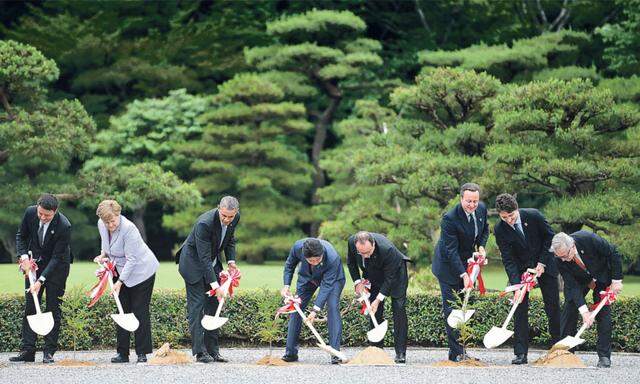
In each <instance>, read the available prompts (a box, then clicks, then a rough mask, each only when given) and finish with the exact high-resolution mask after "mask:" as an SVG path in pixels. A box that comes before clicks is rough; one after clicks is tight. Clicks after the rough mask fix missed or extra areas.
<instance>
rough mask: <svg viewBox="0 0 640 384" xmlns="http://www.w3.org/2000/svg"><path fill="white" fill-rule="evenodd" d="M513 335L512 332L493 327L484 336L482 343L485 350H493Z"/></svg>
mask: <svg viewBox="0 0 640 384" xmlns="http://www.w3.org/2000/svg"><path fill="white" fill-rule="evenodd" d="M512 335H513V331H510V330H508V329H506V328H499V327H493V328H491V329H490V330H489V332H487V334H486V335H484V339H483V340H482V342H483V343H484V346H485V347H487V348H495V347H498V346H500V345H502V344H503V343H504V342H505V341H507V340H509V338H510V337H511V336H512Z"/></svg>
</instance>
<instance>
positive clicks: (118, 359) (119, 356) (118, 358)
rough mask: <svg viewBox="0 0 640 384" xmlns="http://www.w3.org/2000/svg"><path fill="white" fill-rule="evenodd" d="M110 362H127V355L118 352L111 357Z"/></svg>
mask: <svg viewBox="0 0 640 384" xmlns="http://www.w3.org/2000/svg"><path fill="white" fill-rule="evenodd" d="M111 362H112V363H114V364H120V363H128V362H129V356H125V355H123V354H121V353H118V354H117V355H116V356H115V357H112V358H111Z"/></svg>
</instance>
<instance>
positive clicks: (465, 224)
mask: <svg viewBox="0 0 640 384" xmlns="http://www.w3.org/2000/svg"><path fill="white" fill-rule="evenodd" d="M458 216H459V217H460V220H461V221H462V229H463V230H464V233H465V234H467V235H471V238H472V239H474V240H475V235H476V234H475V229H474V228H473V223H472V222H469V218H468V217H467V213H466V212H465V211H464V209H462V205H460V204H458Z"/></svg>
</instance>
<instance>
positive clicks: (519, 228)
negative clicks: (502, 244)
mask: <svg viewBox="0 0 640 384" xmlns="http://www.w3.org/2000/svg"><path fill="white" fill-rule="evenodd" d="M513 227H514V228H515V229H516V232H518V235H520V237H522V240H525V237H524V231H523V230H522V227H521V226H520V224H518V223H514V224H513Z"/></svg>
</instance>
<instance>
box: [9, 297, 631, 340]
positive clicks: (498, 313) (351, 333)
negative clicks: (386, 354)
mask: <svg viewBox="0 0 640 384" xmlns="http://www.w3.org/2000/svg"><path fill="white" fill-rule="evenodd" d="M589 297H590V296H589ZM86 300H87V299H86V297H85V296H84V295H82V294H81V293H80V292H77V293H74V294H73V295H71V294H67V295H66V296H65V302H69V303H70V302H73V303H74V304H73V305H74V306H75V307H74V308H80V307H82V306H84V305H86ZM352 300H353V296H345V297H343V298H342V299H341V308H347V306H348V304H349V303H350V302H351V301H352ZM440 300H441V299H440V295H439V294H436V293H425V294H417V295H415V294H411V295H409V297H408V300H407V306H406V307H407V316H408V318H409V335H408V336H409V345H416V346H431V347H443V346H446V343H447V336H446V333H445V329H444V318H443V316H442V309H441V304H440ZM265 301H267V302H269V303H270V305H272V308H276V307H277V306H278V303H280V302H281V297H280V295H279V294H278V293H277V292H275V291H274V292H268V293H267V292H263V291H262V292H261V291H247V292H242V293H240V294H238V295H237V296H235V298H234V299H233V300H231V301H229V303H228V304H227V305H226V306H225V316H227V317H229V322H228V323H227V324H225V326H224V327H222V328H221V329H220V340H221V345H229V343H234V342H236V343H243V344H244V343H248V344H252V345H259V344H260V343H261V339H260V334H259V333H260V330H261V329H262V325H261V323H262V318H261V317H260V314H259V311H258V308H259V306H260V305H263V304H262V303H264V302H265ZM185 302H186V298H185V294H184V291H183V290H161V291H156V292H154V295H153V296H152V298H151V305H150V309H151V331H152V334H153V340H154V343H156V344H155V345H154V347H159V346H160V345H162V344H163V343H164V342H169V343H171V345H182V346H187V345H189V344H190V336H189V327H188V323H187V318H186V312H185ZM385 302H386V300H385ZM69 305H72V304H71V303H70V304H69ZM387 305H390V304H387ZM529 305H530V310H529V325H530V337H531V340H532V344H533V345H536V346H540V347H542V348H546V347H548V346H549V343H550V340H551V337H550V335H549V333H548V330H547V317H546V315H545V313H544V305H543V302H542V299H541V298H540V297H532V298H530V304H529ZM474 307H475V309H476V313H475V314H474V315H473V319H474V320H473V321H474V324H475V325H474V329H475V332H474V334H473V337H472V338H471V339H470V342H471V343H473V344H480V343H481V342H482V337H483V336H484V334H485V333H487V332H488V331H489V329H491V327H492V326H494V325H500V324H501V323H502V322H503V321H504V319H505V317H506V315H507V313H508V312H509V308H510V305H509V302H508V301H507V300H506V299H500V298H499V297H498V295H497V294H488V295H486V296H484V297H481V298H478V299H477V300H476V301H475V303H474ZM23 308H24V296H23V295H7V294H0V322H1V323H2V324H3V326H2V328H0V346H1V347H0V349H1V350H2V351H17V350H18V349H19V347H20V327H21V325H22V320H21V317H20V316H18V315H17V314H20V313H22V311H23V310H24V309H23ZM65 308H69V307H65ZM388 309H390V308H388ZM638 311H640V300H639V299H638V298H627V297H624V298H620V299H618V300H617V301H616V302H615V303H614V304H613V306H612V311H611V314H612V322H613V335H612V336H613V337H612V341H613V348H614V350H619V351H624V352H639V351H640V336H639V335H640V332H639V331H638V326H639V325H638V321H637V313H638ZM115 312H116V307H115V304H114V302H113V300H111V299H110V298H108V297H103V298H102V299H101V300H100V302H98V304H97V305H95V306H94V307H92V308H91V309H89V310H88V314H89V318H88V320H87V323H88V324H89V326H90V329H89V332H88V334H83V335H78V336H77V337H76V340H77V348H78V349H80V350H87V349H95V348H97V347H101V348H113V347H114V346H115V345H116V328H115V324H114V323H113V321H112V320H111V318H110V316H109V314H111V313H115ZM385 312H386V311H385ZM389 313H390V312H389ZM67 316H70V314H69V313H68V312H67V311H66V310H65V311H64V312H63V326H62V328H61V335H60V347H61V349H63V350H69V349H71V348H73V335H72V333H73V331H72V330H71V329H70V328H69V327H68V326H67V325H66V323H65V322H66V320H64V318H65V317H67ZM388 320H389V322H390V323H392V322H393V320H392V319H391V317H389V318H388ZM342 322H343V334H342V345H343V346H362V345H364V344H365V343H366V339H367V336H366V332H367V331H368V330H369V323H368V321H366V320H365V319H364V318H363V316H362V315H360V313H359V312H358V311H357V310H356V309H353V310H350V311H348V312H347V313H345V314H343V316H342ZM392 326H393V325H392V324H389V327H390V329H391V327H392ZM317 328H318V331H319V332H320V333H321V335H323V337H325V338H326V337H327V329H326V327H325V326H323V325H322V324H320V325H319V326H317ZM278 330H279V333H280V334H281V335H284V334H285V332H286V322H282V323H281V324H280V325H279V326H278ZM585 338H586V340H587V341H586V343H585V344H584V345H583V346H582V347H581V348H583V349H586V350H592V349H594V348H595V343H596V330H595V327H591V328H590V329H588V330H587V332H586V333H585ZM300 341H301V343H303V344H309V345H315V338H314V337H313V335H312V334H311V333H310V332H309V331H308V330H307V329H306V328H305V329H303V330H302V333H301V336H300ZM41 342H42V339H41V338H40V340H39V343H41ZM283 343H284V339H283V338H279V339H278V340H277V341H276V342H275V343H274V344H277V345H283ZM392 343H393V335H392V332H387V335H386V337H385V344H386V345H391V344H392Z"/></svg>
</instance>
